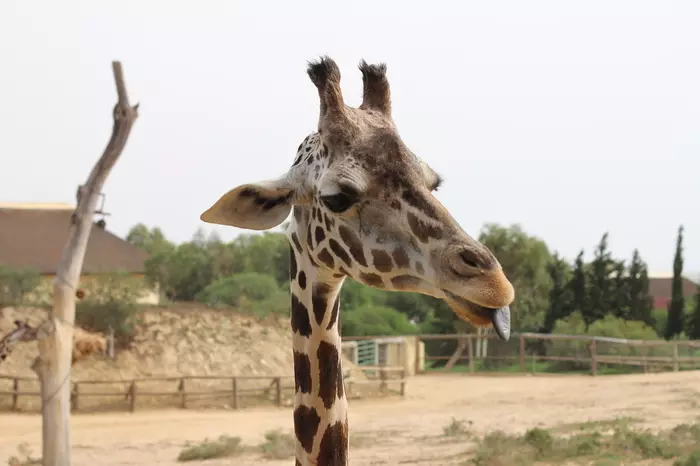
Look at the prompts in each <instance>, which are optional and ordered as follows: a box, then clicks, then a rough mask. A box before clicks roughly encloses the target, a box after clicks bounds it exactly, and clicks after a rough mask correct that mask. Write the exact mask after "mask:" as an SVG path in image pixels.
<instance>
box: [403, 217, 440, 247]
mask: <svg viewBox="0 0 700 466" xmlns="http://www.w3.org/2000/svg"><path fill="white" fill-rule="evenodd" d="M408 224H409V225H410V226H411V231H413V234H414V235H416V236H417V237H418V239H419V240H420V241H421V243H427V242H428V239H429V238H435V239H440V238H442V231H440V230H438V229H437V228H435V227H434V226H432V225H429V224H427V223H425V222H424V221H422V220H420V219H419V218H418V217H416V216H415V215H414V214H413V213H411V212H409V213H408Z"/></svg>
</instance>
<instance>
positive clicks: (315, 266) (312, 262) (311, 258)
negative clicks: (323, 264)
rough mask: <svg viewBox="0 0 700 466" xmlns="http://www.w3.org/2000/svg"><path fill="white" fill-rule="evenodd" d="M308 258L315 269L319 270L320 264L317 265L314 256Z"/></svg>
mask: <svg viewBox="0 0 700 466" xmlns="http://www.w3.org/2000/svg"><path fill="white" fill-rule="evenodd" d="M307 257H308V258H309V262H311V265H313V266H314V268H316V269H317V268H318V264H317V263H316V261H315V260H314V258H313V257H312V256H307Z"/></svg>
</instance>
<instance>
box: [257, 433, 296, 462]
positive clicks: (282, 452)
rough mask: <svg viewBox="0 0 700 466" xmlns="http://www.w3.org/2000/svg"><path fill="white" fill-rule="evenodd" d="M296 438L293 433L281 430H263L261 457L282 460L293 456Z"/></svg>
mask: <svg viewBox="0 0 700 466" xmlns="http://www.w3.org/2000/svg"><path fill="white" fill-rule="evenodd" d="M295 450H296V440H295V438H294V436H293V435H290V434H286V433H284V432H282V431H281V430H271V431H268V432H265V442H264V443H262V444H261V445H260V451H261V452H262V454H263V457H265V458H267V459H278V460H283V459H287V458H290V457H292V456H294V452H295Z"/></svg>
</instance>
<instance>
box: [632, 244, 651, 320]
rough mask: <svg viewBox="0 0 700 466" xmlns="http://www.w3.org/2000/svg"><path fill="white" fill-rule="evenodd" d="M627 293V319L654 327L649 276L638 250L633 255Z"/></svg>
mask: <svg viewBox="0 0 700 466" xmlns="http://www.w3.org/2000/svg"><path fill="white" fill-rule="evenodd" d="M627 291H628V293H629V312H628V314H627V317H626V318H627V319H630V320H638V321H640V322H644V323H645V324H647V325H653V324H654V319H653V318H652V314H651V311H652V299H651V296H650V295H649V274H648V272H647V266H646V264H645V263H644V262H643V261H642V258H641V257H640V255H639V251H638V250H637V249H635V250H634V252H633V253H632V262H630V266H629V268H628V271H627Z"/></svg>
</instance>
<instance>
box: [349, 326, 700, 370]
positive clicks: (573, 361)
mask: <svg viewBox="0 0 700 466" xmlns="http://www.w3.org/2000/svg"><path fill="white" fill-rule="evenodd" d="M380 338H386V336H363V337H343V341H353V340H354V341H359V340H371V339H380ZM405 338H415V343H416V347H418V343H420V342H422V343H424V344H425V353H424V354H421V352H419V351H415V361H413V364H414V365H415V373H416V374H418V373H423V372H427V371H431V370H441V371H455V370H461V371H464V372H468V373H476V372H510V373H513V372H515V373H518V372H520V373H523V374H525V373H528V372H530V373H537V372H548V373H565V372H589V373H590V374H591V375H596V374H599V373H610V372H615V371H616V370H617V371H618V372H619V371H621V372H635V371H637V372H645V373H646V372H658V371H668V370H672V371H680V370H698V369H700V340H693V341H681V340H679V341H666V340H629V339H622V338H608V337H593V336H583V335H560V334H538V333H513V334H512V335H511V339H510V340H509V341H508V342H503V341H501V340H499V339H498V337H497V336H496V335H494V334H493V333H485V334H483V335H478V334H474V333H468V334H452V335H440V334H438V335H429V334H423V335H415V336H408V337H405ZM423 361H424V363H423ZM409 363H410V362H409ZM616 368H617V369H616Z"/></svg>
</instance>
